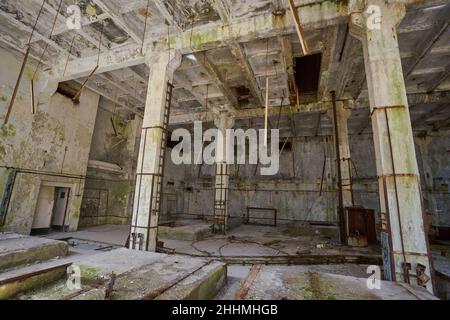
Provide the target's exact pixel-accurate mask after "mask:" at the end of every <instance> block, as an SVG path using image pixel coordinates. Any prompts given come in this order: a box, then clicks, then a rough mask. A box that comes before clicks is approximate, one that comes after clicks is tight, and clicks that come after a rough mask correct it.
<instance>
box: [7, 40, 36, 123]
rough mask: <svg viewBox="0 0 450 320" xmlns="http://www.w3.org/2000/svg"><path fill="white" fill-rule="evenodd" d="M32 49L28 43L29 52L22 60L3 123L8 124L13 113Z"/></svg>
mask: <svg viewBox="0 0 450 320" xmlns="http://www.w3.org/2000/svg"><path fill="white" fill-rule="evenodd" d="M30 49H31V47H30V45H28V49H27V52H26V53H25V57H24V58H23V61H22V66H21V67H20V72H19V76H18V77H17V81H16V85H15V87H14V91H13V94H12V96H11V101H10V102H9V105H8V109H7V111H6V115H5V119H4V121H3V124H5V125H6V124H8V120H9V116H10V114H11V111H12V107H13V105H14V101H15V100H16V96H17V91H19V85H20V81H21V80H22V75H23V71H24V70H25V65H26V64H27V60H28V57H29V55H30Z"/></svg>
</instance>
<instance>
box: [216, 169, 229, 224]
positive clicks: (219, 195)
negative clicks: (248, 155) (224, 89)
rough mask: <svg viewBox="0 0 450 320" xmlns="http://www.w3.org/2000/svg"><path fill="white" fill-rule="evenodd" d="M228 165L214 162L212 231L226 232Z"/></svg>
mask: <svg viewBox="0 0 450 320" xmlns="http://www.w3.org/2000/svg"><path fill="white" fill-rule="evenodd" d="M226 179H229V177H228V166H227V165H226V164H224V163H217V164H216V183H215V185H214V225H213V232H218V233H226V231H227V218H228V217H227V216H228V210H227V209H228V185H227V181H226Z"/></svg>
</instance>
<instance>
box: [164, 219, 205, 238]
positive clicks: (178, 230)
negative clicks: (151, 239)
mask: <svg viewBox="0 0 450 320" xmlns="http://www.w3.org/2000/svg"><path fill="white" fill-rule="evenodd" d="M180 223H181V225H180ZM210 235H211V225H210V224H208V223H205V222H198V223H186V224H184V223H183V221H181V222H178V221H177V222H176V225H174V226H161V225H160V226H159V227H158V237H160V238H162V239H173V240H192V241H195V240H203V239H206V238H207V237H208V236H210Z"/></svg>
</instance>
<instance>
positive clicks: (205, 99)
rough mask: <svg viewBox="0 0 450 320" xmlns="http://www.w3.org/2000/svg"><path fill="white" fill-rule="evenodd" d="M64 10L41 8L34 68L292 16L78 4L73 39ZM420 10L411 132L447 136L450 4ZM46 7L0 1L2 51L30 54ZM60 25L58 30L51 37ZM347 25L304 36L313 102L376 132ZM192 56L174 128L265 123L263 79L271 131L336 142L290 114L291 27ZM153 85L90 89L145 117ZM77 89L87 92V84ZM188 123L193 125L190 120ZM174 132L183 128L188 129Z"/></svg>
mask: <svg viewBox="0 0 450 320" xmlns="http://www.w3.org/2000/svg"><path fill="white" fill-rule="evenodd" d="M60 1H61V0H48V1H46V2H45V5H44V9H43V11H42V14H41V17H40V19H39V22H38V24H37V26H36V31H35V33H34V36H33V39H32V45H31V57H33V58H34V60H39V58H40V56H41V55H42V52H43V51H44V48H46V47H47V49H46V50H45V54H44V55H43V63H44V64H46V65H48V66H50V67H51V66H52V65H54V64H56V63H59V64H61V63H62V64H64V63H65V62H67V61H70V62H76V61H78V60H82V59H89V58H90V57H92V58H93V59H94V58H95V57H96V56H97V54H98V53H99V44H100V37H101V38H102V41H101V47H100V53H101V54H103V53H107V52H122V51H125V50H128V49H127V48H129V47H130V46H137V47H139V46H141V44H142V41H143V38H144V29H145V30H146V33H145V42H146V43H147V42H148V41H152V39H153V40H154V39H164V38H166V37H167V36H169V37H171V36H173V35H177V34H181V33H183V32H184V33H185V34H187V35H188V37H189V34H192V35H194V36H195V34H196V30H198V29H201V28H204V27H205V26H209V25H214V24H233V23H234V22H235V21H241V20H242V19H249V18H251V17H258V16H261V15H264V14H266V15H267V14H269V15H270V14H272V13H273V12H274V11H278V12H279V13H280V14H283V13H284V14H285V15H289V14H290V13H289V12H288V9H287V7H288V6H287V1H285V0H279V1H255V0H243V1H234V0H215V1H212V0H169V1H157V0H150V1H147V0H134V1H131V0H108V1H106V0H79V1H75V2H76V3H77V4H78V5H79V6H80V8H81V13H82V21H81V22H82V28H81V29H80V30H69V29H68V28H67V26H66V19H67V17H68V16H69V14H68V13H67V7H68V6H69V5H71V4H74V1H73V0H62V2H61V9H60V10H59V14H58V15H56V14H57V12H58V7H59V5H60ZM319 2H321V3H322V2H323V3H325V2H327V1H326V0H324V1H319ZM415 2H416V4H412V5H408V7H407V13H406V16H405V18H404V19H403V21H402V22H401V24H400V25H399V27H398V39H399V45H400V51H401V56H402V64H403V69H404V73H405V82H406V86H407V91H408V95H409V98H410V107H411V118H412V122H413V125H414V129H417V130H436V129H444V128H448V127H449V126H450V124H449V115H450V108H449V107H448V103H449V94H448V93H447V92H448V91H449V89H450V76H449V62H450V47H449V43H450V30H449V28H448V17H449V16H450V4H449V3H448V1H445V0H431V1H415ZM296 3H297V5H298V6H300V11H301V10H302V8H303V7H304V8H305V10H306V8H308V6H309V5H311V4H312V3H314V4H315V3H317V1H311V0H299V1H296ZM41 4H42V1H41V0H28V1H14V0H2V1H1V2H0V16H1V17H2V22H1V23H0V45H2V46H4V47H8V48H14V49H17V50H19V51H22V52H24V51H25V48H26V44H27V42H28V39H29V37H30V32H31V30H32V28H33V25H34V22H35V20H36V17H37V15H38V12H39V9H40V6H41ZM55 16H57V20H56V26H55V29H54V32H53V35H52V37H50V31H51V29H52V23H53V21H54V19H55ZM347 21H348V18H346V17H344V18H343V19H340V20H338V22H336V23H333V24H329V23H324V24H317V25H315V26H314V27H310V28H308V29H307V30H306V31H305V34H306V41H307V43H308V45H309V47H310V49H311V53H321V54H322V62H321V68H320V77H319V79H320V81H319V89H318V94H317V100H318V101H324V102H325V105H326V103H328V102H329V100H330V98H329V95H328V92H329V91H331V90H335V91H336V92H337V96H338V98H339V99H353V100H355V101H357V102H358V103H355V105H356V107H355V108H358V109H357V110H355V111H354V112H353V114H352V117H351V118H350V120H349V127H350V131H351V132H352V133H361V132H366V131H369V132H370V125H369V121H368V116H369V111H368V103H367V90H366V83H365V74H364V61H363V56H362V46H361V44H360V43H359V41H357V40H356V39H354V38H353V37H352V36H350V35H349V34H348V28H347ZM102 25H103V27H102ZM102 28H103V33H102ZM192 51H194V54H185V56H184V57H183V62H182V65H181V67H180V68H179V69H178V70H177V71H176V73H175V77H174V86H175V90H174V94H173V104H174V106H173V109H172V113H173V115H174V116H177V117H178V119H184V118H183V115H190V114H194V115H195V114H200V113H204V112H205V111H206V110H207V109H208V108H212V107H214V106H220V105H224V104H230V105H233V106H235V108H236V109H237V110H249V112H250V111H251V112H253V114H254V115H258V114H259V116H261V112H258V110H261V107H262V105H263V104H264V99H263V94H264V90H265V76H266V75H268V76H269V79H270V95H269V101H270V105H271V126H272V127H273V128H274V127H275V126H276V125H277V124H278V126H279V127H280V128H282V129H283V130H284V131H285V134H286V135H292V134H295V135H320V134H330V133H331V122H330V120H329V119H328V117H327V116H326V114H325V113H324V111H325V108H322V109H320V108H311V110H309V109H308V108H306V110H307V111H308V110H309V111H310V112H303V111H305V108H303V110H302V112H300V113H297V111H296V110H294V111H293V112H291V110H292V108H290V107H289V106H290V105H293V104H295V94H294V93H293V92H292V88H291V89H290V87H289V81H290V77H292V72H290V71H291V70H292V67H293V63H294V61H295V58H297V57H301V56H302V54H303V53H302V50H301V47H300V43H299V40H298V37H297V35H296V34H295V32H294V29H293V28H292V26H286V29H285V30H284V32H283V33H282V34H279V35H278V36H274V35H270V36H267V37H264V38H261V37H258V36H257V35H255V36H254V37H253V38H252V37H248V38H247V39H246V40H245V41H238V40H233V39H232V40H230V41H227V43H226V45H221V46H219V47H214V46H213V47H211V48H208V50H206V51H201V50H192ZM288 71H289V72H288ZM147 78H148V67H147V66H146V65H145V64H143V63H137V64H133V66H130V67H120V68H117V69H115V70H108V71H105V72H101V73H98V74H95V75H94V76H93V77H92V78H91V79H90V80H89V82H88V86H89V87H90V88H91V89H93V90H95V91H97V92H98V93H100V94H101V95H102V96H104V97H106V98H108V99H110V100H112V101H114V102H116V103H117V105H118V106H119V107H121V108H122V110H124V111H126V112H134V113H137V114H142V113H143V110H144V105H145V97H146V89H147ZM77 80H78V81H79V82H82V81H83V80H84V78H83V77H81V78H79V79H77ZM308 102H309V101H302V103H308ZM311 103H315V101H311ZM280 105H283V107H282V109H283V112H282V113H281V114H280V116H278V111H279V110H280ZM286 110H288V111H286ZM251 112H250V114H252V113H251ZM278 118H279V120H278ZM186 119H191V120H192V117H191V118H189V117H187V118H186ZM186 121H187V122H189V121H188V120H186ZM186 121H185V122H186ZM258 121H259V122H261V119H260V120H258V119H255V120H254V121H249V119H248V117H247V118H245V117H243V118H242V119H241V120H238V121H237V124H236V125H237V126H242V127H246V126H248V125H252V126H254V127H255V126H258ZM175 122H176V123H180V124H181V123H182V122H183V121H182V120H179V121H175Z"/></svg>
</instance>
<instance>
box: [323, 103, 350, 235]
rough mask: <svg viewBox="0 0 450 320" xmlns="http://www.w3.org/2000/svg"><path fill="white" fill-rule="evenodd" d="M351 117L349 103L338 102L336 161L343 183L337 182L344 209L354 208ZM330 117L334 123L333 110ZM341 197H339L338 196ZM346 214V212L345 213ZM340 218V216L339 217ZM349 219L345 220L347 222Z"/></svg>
mask: <svg viewBox="0 0 450 320" xmlns="http://www.w3.org/2000/svg"><path fill="white" fill-rule="evenodd" d="M350 115H351V108H350V106H349V104H348V103H344V102H342V101H336V125H337V131H338V137H337V138H338V145H339V159H336V161H337V163H338V165H339V166H340V169H341V180H342V181H341V182H339V181H338V182H337V186H338V188H339V187H341V188H342V202H343V209H344V210H345V207H351V206H353V192H352V186H351V175H350V174H351V173H350V169H351V162H350V144H349V138H348V126H347V121H348V118H349V117H350ZM328 116H329V117H330V118H331V119H333V121H334V112H333V110H328ZM338 196H339V195H338ZM344 212H345V211H344ZM338 216H339V215H338ZM346 220H347V219H346V218H345V221H346ZM344 227H345V232H346V234H347V235H348V224H347V223H346V224H345V226H343V228H344Z"/></svg>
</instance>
